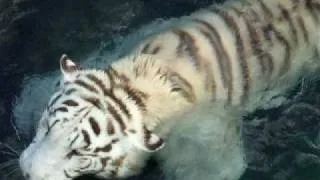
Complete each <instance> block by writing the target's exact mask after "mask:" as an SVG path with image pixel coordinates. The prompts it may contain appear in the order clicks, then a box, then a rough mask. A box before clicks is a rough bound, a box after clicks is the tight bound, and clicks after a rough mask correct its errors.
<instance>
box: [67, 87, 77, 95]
mask: <svg viewBox="0 0 320 180" xmlns="http://www.w3.org/2000/svg"><path fill="white" fill-rule="evenodd" d="M75 91H77V89H75V88H71V89H68V90H67V91H66V92H65V94H66V95H70V94H71V93H73V92H75Z"/></svg>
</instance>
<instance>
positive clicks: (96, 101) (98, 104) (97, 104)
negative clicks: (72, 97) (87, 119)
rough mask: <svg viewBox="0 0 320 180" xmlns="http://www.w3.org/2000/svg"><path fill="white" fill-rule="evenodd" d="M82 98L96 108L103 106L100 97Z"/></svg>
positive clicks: (101, 108)
mask: <svg viewBox="0 0 320 180" xmlns="http://www.w3.org/2000/svg"><path fill="white" fill-rule="evenodd" d="M82 99H83V100H85V101H87V102H89V103H90V104H92V105H93V106H95V107H96V108H98V109H100V110H103V109H104V106H103V104H102V103H101V101H100V99H98V98H94V97H82Z"/></svg>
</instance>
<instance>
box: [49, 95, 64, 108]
mask: <svg viewBox="0 0 320 180" xmlns="http://www.w3.org/2000/svg"><path fill="white" fill-rule="evenodd" d="M61 96H62V94H58V95H57V96H56V97H55V98H53V99H52V101H51V102H50V103H49V105H48V107H51V106H52V105H53V104H54V103H56V102H57V101H58V100H59V98H60V97H61Z"/></svg>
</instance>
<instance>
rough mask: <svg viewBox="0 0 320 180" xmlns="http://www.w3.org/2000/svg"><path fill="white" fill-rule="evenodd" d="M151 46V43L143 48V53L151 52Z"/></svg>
mask: <svg viewBox="0 0 320 180" xmlns="http://www.w3.org/2000/svg"><path fill="white" fill-rule="evenodd" d="M150 44H151V43H147V44H145V45H144V47H143V48H142V50H141V53H144V54H148V50H149V48H150Z"/></svg>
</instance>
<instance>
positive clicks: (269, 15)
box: [258, 0, 273, 19]
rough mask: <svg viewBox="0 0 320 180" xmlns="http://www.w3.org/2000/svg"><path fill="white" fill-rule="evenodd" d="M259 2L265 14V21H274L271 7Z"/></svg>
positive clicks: (261, 0) (260, 0) (259, 0)
mask: <svg viewBox="0 0 320 180" xmlns="http://www.w3.org/2000/svg"><path fill="white" fill-rule="evenodd" d="M258 2H259V3H260V6H261V10H262V12H263V14H264V17H265V19H273V13H272V11H271V10H270V9H269V7H268V6H267V5H266V4H265V3H264V1H263V0H258Z"/></svg>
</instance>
